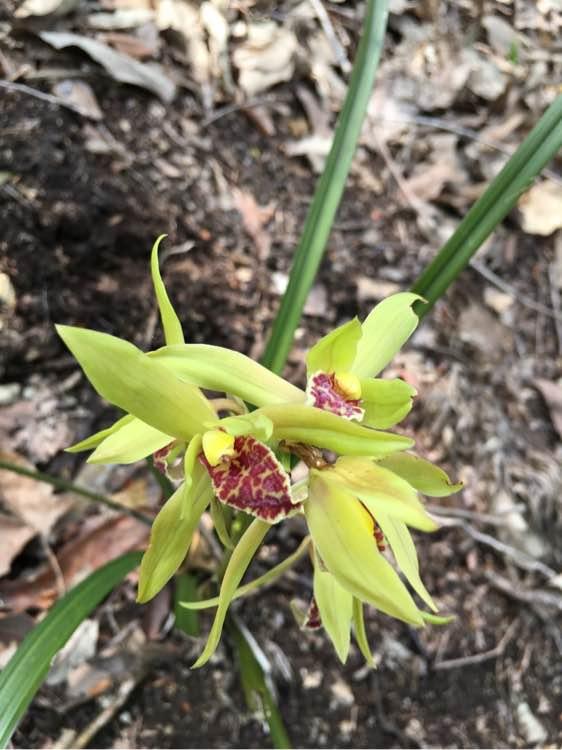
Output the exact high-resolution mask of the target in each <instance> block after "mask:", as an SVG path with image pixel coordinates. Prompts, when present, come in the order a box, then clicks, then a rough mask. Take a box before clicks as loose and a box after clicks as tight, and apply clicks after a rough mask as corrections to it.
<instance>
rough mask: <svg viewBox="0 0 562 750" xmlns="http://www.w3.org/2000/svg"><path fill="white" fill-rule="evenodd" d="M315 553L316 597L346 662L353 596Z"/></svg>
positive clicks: (320, 610)
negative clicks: (319, 560)
mask: <svg viewBox="0 0 562 750" xmlns="http://www.w3.org/2000/svg"><path fill="white" fill-rule="evenodd" d="M317 558H318V553H317V552H316V551H315V554H314V598H315V600H316V604H317V605H318V611H319V612H320V618H321V620H322V625H323V626H324V629H325V630H326V632H327V633H328V635H329V636H330V640H331V641H332V643H333V644H334V648H335V649H336V653H337V655H338V657H339V659H340V661H341V662H342V664H345V662H346V661H347V656H348V654H349V645H350V641H351V633H350V630H351V617H352V600H353V597H352V595H351V594H350V593H349V591H347V590H346V589H344V588H342V586H340V584H339V583H338V582H337V580H336V579H335V578H334V576H333V575H332V574H331V573H329V572H328V571H327V570H323V569H322V565H321V564H320V563H319V562H318V560H317Z"/></svg>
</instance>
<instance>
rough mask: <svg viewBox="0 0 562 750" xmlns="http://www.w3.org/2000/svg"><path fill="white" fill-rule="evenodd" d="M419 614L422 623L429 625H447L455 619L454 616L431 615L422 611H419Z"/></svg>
mask: <svg viewBox="0 0 562 750" xmlns="http://www.w3.org/2000/svg"><path fill="white" fill-rule="evenodd" d="M420 614H421V616H422V617H423V620H424V622H429V624H430V625H448V624H449V623H450V622H454V621H455V620H456V619H457V617H456V615H432V614H430V613H429V612H423V611H420Z"/></svg>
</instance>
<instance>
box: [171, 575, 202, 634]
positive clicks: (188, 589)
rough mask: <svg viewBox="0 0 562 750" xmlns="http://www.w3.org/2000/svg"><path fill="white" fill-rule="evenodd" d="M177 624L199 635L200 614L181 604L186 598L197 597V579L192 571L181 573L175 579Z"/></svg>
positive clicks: (189, 632) (180, 627)
mask: <svg viewBox="0 0 562 750" xmlns="http://www.w3.org/2000/svg"><path fill="white" fill-rule="evenodd" d="M174 583H175V589H174V617H175V623H174V624H175V626H176V628H178V629H179V630H183V632H184V633H186V634H187V635H190V636H192V637H194V638H196V637H197V636H198V635H199V614H198V613H197V612H190V611H189V610H188V609H186V608H185V607H182V606H181V603H182V601H183V600H184V599H195V598H196V597H197V579H196V578H195V576H194V575H192V574H191V573H180V574H179V575H177V576H176V577H175V580H174Z"/></svg>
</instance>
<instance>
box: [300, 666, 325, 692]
mask: <svg viewBox="0 0 562 750" xmlns="http://www.w3.org/2000/svg"><path fill="white" fill-rule="evenodd" d="M300 673H301V679H302V686H303V688H304V689H305V690H314V689H315V688H317V687H320V685H321V684H322V672H321V671H320V670H319V669H315V670H314V671H312V672H311V671H309V670H308V669H307V668H306V667H303V668H302V669H301V670H300Z"/></svg>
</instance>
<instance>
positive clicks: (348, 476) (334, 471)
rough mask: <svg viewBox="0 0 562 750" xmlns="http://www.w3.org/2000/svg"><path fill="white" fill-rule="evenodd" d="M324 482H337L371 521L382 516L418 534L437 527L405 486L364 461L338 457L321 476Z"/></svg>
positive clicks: (390, 472)
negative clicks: (359, 505)
mask: <svg viewBox="0 0 562 750" xmlns="http://www.w3.org/2000/svg"><path fill="white" fill-rule="evenodd" d="M323 476H324V478H325V480H326V481H329V482H337V483H338V484H339V486H340V487H344V488H345V489H346V490H347V491H348V492H350V493H351V494H353V495H356V496H357V497H358V498H359V499H360V500H361V502H362V503H363V505H364V506H365V507H366V508H367V510H368V511H369V513H370V514H371V515H372V516H373V518H374V519H375V520H376V521H378V520H379V513H386V514H388V515H390V516H392V517H393V518H397V519H399V520H401V521H404V523H407V524H408V525H409V526H413V527H414V528H416V529H421V530H422V531H435V529H437V528H438V524H437V523H436V522H435V521H434V520H433V519H432V518H431V517H430V516H428V514H427V513H426V510H425V508H424V507H423V505H422V504H421V502H420V501H419V500H418V496H417V493H416V491H415V490H414V489H413V487H411V486H410V485H409V484H408V482H405V481H404V480H403V479H401V478H400V477H399V476H397V475H396V474H394V473H393V472H392V471H389V470H388V469H384V468H382V467H381V466H380V463H379V464H376V463H374V462H373V461H370V460H369V459H368V458H356V457H353V456H342V457H341V458H338V460H337V461H336V464H335V466H334V467H333V468H330V469H327V470H326V471H324V472H323Z"/></svg>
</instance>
